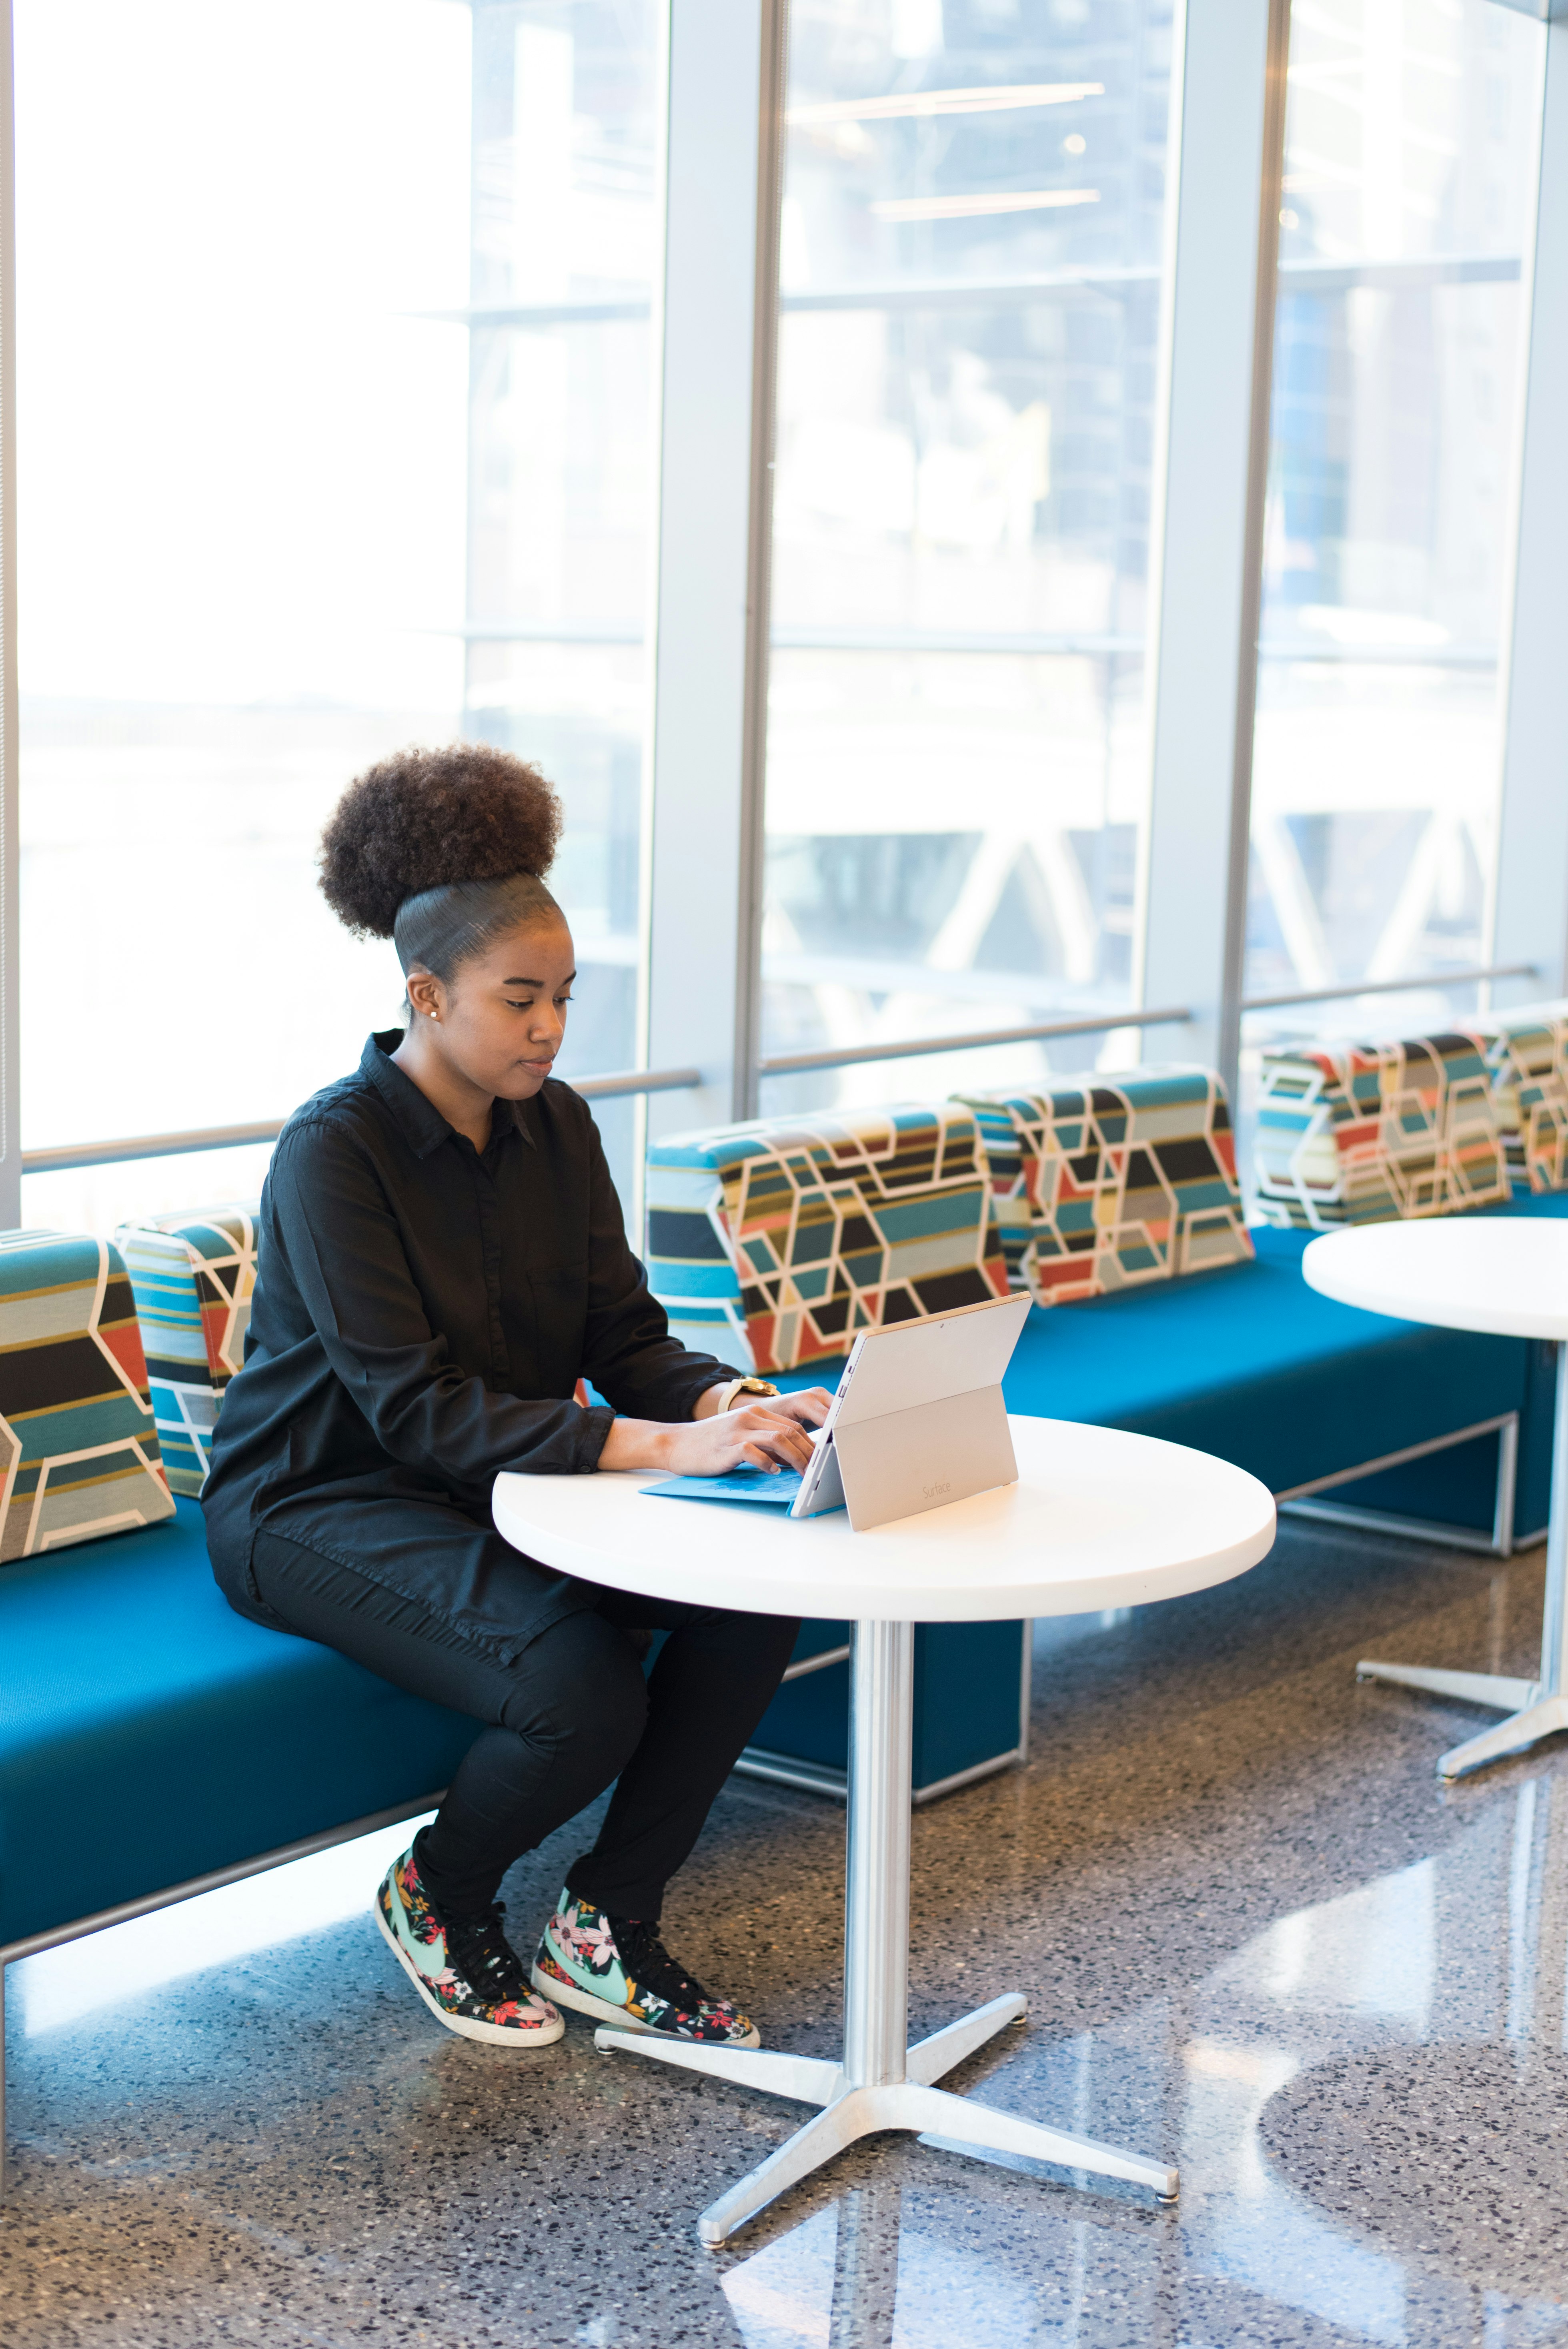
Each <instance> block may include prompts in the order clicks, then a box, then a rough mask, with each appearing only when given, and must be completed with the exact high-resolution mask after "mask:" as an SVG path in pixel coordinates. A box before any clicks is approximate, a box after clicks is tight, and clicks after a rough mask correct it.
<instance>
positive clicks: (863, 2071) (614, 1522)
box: [494, 1417, 1274, 2245]
mask: <svg viewBox="0 0 1568 2349" xmlns="http://www.w3.org/2000/svg"><path fill="white" fill-rule="evenodd" d="M1009 1424H1010V1426H1011V1428H1012V1433H1013V1445H1014V1450H1015V1452H1016V1455H1017V1462H1018V1482H1017V1483H1016V1485H1004V1486H1002V1487H1001V1488H1000V1489H999V1490H997V1491H995V1492H990V1493H979V1494H976V1495H975V1496H974V1497H973V1498H972V1499H969V1500H965V1501H955V1502H953V1503H951V1504H950V1505H949V1506H947V1507H945V1508H942V1509H932V1510H928V1511H926V1512H925V1513H924V1514H923V1515H922V1516H916V1517H905V1518H902V1519H900V1520H899V1521H898V1522H897V1523H895V1524H892V1525H886V1526H876V1527H875V1528H874V1529H873V1530H872V1531H871V1532H868V1533H861V1534H857V1533H855V1532H853V1531H852V1530H851V1526H850V1523H849V1519H848V1518H847V1516H844V1514H843V1513H842V1512H841V1511H839V1512H837V1513H835V1514H833V1515H831V1516H820V1517H809V1518H804V1519H801V1520H796V1519H793V1518H791V1517H789V1516H788V1515H787V1513H786V1512H785V1511H783V1510H782V1509H779V1510H775V1509H771V1508H764V1507H760V1506H757V1505H756V1504H752V1503H747V1502H737V1503H733V1504H729V1505H726V1504H724V1503H722V1502H715V1501H674V1500H670V1501H665V1500H649V1499H647V1498H645V1496H644V1495H643V1493H642V1489H641V1488H642V1487H643V1486H644V1485H647V1484H651V1483H653V1482H655V1478H654V1477H653V1476H652V1475H627V1474H622V1475H597V1476H587V1477H584V1476H570V1477H568V1476H521V1475H502V1476H498V1477H497V1479H496V1484H495V1499H494V1511H495V1521H496V1524H497V1526H498V1527H499V1528H500V1532H501V1533H502V1534H503V1535H504V1536H505V1537H506V1538H507V1540H508V1541H510V1542H511V1543H512V1544H514V1546H515V1547H517V1548H519V1549H521V1550H525V1551H527V1553H528V1554H529V1556H530V1557H536V1558H539V1559H541V1560H542V1562H543V1563H544V1564H545V1565H547V1566H553V1567H555V1568H558V1569H560V1570H562V1571H563V1572H565V1573H569V1574H573V1575H579V1576H581V1577H583V1578H584V1579H586V1580H588V1581H593V1582H600V1583H605V1584H608V1585H609V1586H610V1587H611V1588H614V1589H616V1590H632V1591H638V1592H641V1593H643V1594H644V1595H645V1596H646V1597H649V1598H659V1599H685V1600H687V1601H689V1602H691V1603H694V1604H696V1605H698V1606H705V1607H713V1606H722V1607H738V1608H745V1609H750V1610H752V1611H754V1612H756V1613H758V1614H768V1615H800V1616H828V1617H839V1618H842V1617H844V1616H851V1617H853V1618H854V1620H855V1629H854V1645H853V1662H852V1667H851V1671H852V1690H853V1695H852V1707H851V1738H850V1786H849V1853H848V1864H847V1899H846V1905H845V1930H844V2047H843V2057H842V2060H841V2062H840V2063H837V2064H833V2063H829V2062H826V2061H822V2060H820V2059H817V2058H814V2057H809V2056H802V2055H789V2054H779V2053H777V2052H775V2051H773V2050H771V2049H745V2048H729V2047H710V2046H701V2045H697V2044H694V2043H692V2042H690V2041H685V2040H678V2039H665V2038H663V2037H658V2036H654V2035H651V2034H643V2033H633V2032H629V2031H622V2030H614V2029H601V2030H599V2031H597V2032H595V2033H594V2043H595V2044H596V2045H597V2046H599V2047H600V2048H601V2049H603V2050H606V2051H608V2050H609V2049H612V2048H624V2049H625V2050H627V2051H628V2052H629V2053H632V2054H639V2055H646V2056H652V2057H654V2058H655V2059H656V2060H657V2061H659V2062H661V2063H665V2064H681V2065H684V2066H686V2067H687V2068H688V2069H690V2070H692V2071H698V2072H709V2073H717V2074H718V2075H720V2076H721V2077H723V2078H726V2079H730V2080H735V2081H738V2082H740V2083H742V2084H743V2085H745V2086H747V2087H750V2088H763V2089H768V2090H770V2091H771V2092H772V2093H773V2094H775V2095H782V2096H789V2097H792V2098H794V2099H796V2100H797V2101H799V2102H800V2103H802V2104H810V2105H816V2106H820V2108H821V2109H820V2111H819V2112H818V2113H817V2114H816V2116H815V2117H814V2118H812V2119H811V2120H809V2121H808V2122H807V2123H806V2124H805V2126H804V2127H802V2128H799V2129H798V2130H797V2131H796V2133H795V2135H794V2136H793V2137H789V2138H788V2139H787V2140H786V2142H785V2143H784V2144H783V2145H782V2146H780V2147H779V2150H778V2151H777V2152H776V2153H774V2154H772V2155H770V2156H769V2158H768V2159H767V2160H766V2161H764V2162H763V2163H761V2164H760V2166H759V2167H758V2168H756V2169H754V2170H753V2171H751V2173H750V2174H749V2176H748V2177H746V2178H742V2179H741V2180H740V2182H739V2183H738V2185H736V2186H733V2187H731V2188H730V2189H729V2190H728V2192H727V2193H726V2194H723V2195H721V2196H720V2198H719V2199H718V2200H717V2202H715V2203H714V2204H713V2205H712V2207H711V2209H707V2210H705V2211H704V2212H703V2214H702V2217H701V2219H700V2220H699V2221H698V2226H697V2232H698V2235H699V2237H700V2238H701V2240H703V2241H704V2242H705V2243H707V2244H710V2245H711V2244H717V2243H722V2242H723V2241H724V2240H725V2239H726V2237H727V2236H728V2235H729V2234H730V2233H732V2232H733V2230H735V2229H736V2228H737V2227H738V2226H740V2225H742V2224H743V2223H744V2221H745V2220H748V2219H749V2218H750V2217H752V2216H753V2214H754V2213H755V2212H756V2211H758V2210H759V2209H761V2208H762V2207H763V2205H764V2204H765V2203H767V2202H769V2201H771V2200H772V2199H773V2197H774V2196H775V2195H777V2194H779V2193H782V2191H783V2190H784V2189H785V2188H786V2187H787V2186H790V2185H793V2184H794V2183H795V2181H796V2180H797V2179H798V2178H803V2177H805V2176H806V2175H807V2174H808V2173H809V2172H810V2171H811V2170H813V2169H815V2168H818V2167H819V2166H820V2164H821V2163H822V2162H824V2161H827V2160H829V2159H830V2158H831V2157H832V2155H834V2154H835V2153H838V2152H840V2151H841V2149H842V2148H843V2147H845V2146H847V2145H851V2144H852V2143H854V2141H855V2140H856V2139H857V2138H858V2137H867V2136H870V2135H871V2134H872V2133H873V2132H875V2131H877V2130H881V2129H912V2130H914V2131H916V2132H926V2133H930V2134H932V2135H934V2136H937V2137H943V2138H944V2139H945V2140H947V2141H948V2142H950V2143H958V2144H967V2145H971V2146H975V2147H985V2148H988V2149H990V2150H993V2151H999V2152H1005V2153H1021V2154H1027V2155H1031V2156H1033V2157H1034V2158H1036V2159H1037V2160H1042V2161H1049V2162H1055V2163H1057V2164H1059V2165H1063V2166H1065V2167H1067V2168H1074V2169H1081V2170H1089V2171H1093V2172H1096V2173H1098V2174H1099V2175H1100V2176H1102V2177H1107V2178H1129V2179H1131V2180H1133V2181H1135V2182H1136V2183H1138V2184H1140V2185H1144V2186H1149V2187H1150V2188H1152V2189H1153V2190H1154V2192H1155V2193H1156V2194H1158V2195H1160V2196H1161V2198H1162V2199H1170V2198H1171V2197H1172V2196H1173V2195H1174V2194H1175V2192H1176V2189H1177V2174H1176V2171H1175V2170H1174V2169H1173V2168H1171V2167H1170V2166H1169V2165H1168V2164H1166V2163H1164V2162H1159V2161H1150V2160H1147V2159H1145V2158H1142V2157H1141V2156H1140V2155H1137V2154H1130V2153H1123V2152H1120V2151H1119V2150H1118V2149H1117V2148H1116V2147H1112V2146H1103V2145H1097V2144H1094V2143H1093V2142H1092V2141H1091V2140H1089V2139H1088V2138H1085V2137H1073V2136H1069V2135H1068V2134H1067V2133H1066V2132H1065V2131H1063V2130H1060V2129H1056V2128H1051V2127H1045V2126H1043V2125H1041V2124H1040V2123H1037V2122H1034V2121H1027V2120H1023V2119H1020V2118H1018V2117H1017V2116H1015V2115H1013V2114H1011V2113H1002V2112H997V2111H995V2110H994V2109H993V2108H992V2107H991V2106H985V2105H975V2104H971V2103H970V2102H969V2101H968V2100H967V2099H966V2098H965V2097H962V2096H955V2095H949V2094H947V2093H946V2092H945V2091H944V2090H942V2089H940V2088H938V2087H937V2086H936V2085H935V2083H936V2082H937V2081H938V2080H940V2079H941V2078H942V2077H943V2076H944V2075H945V2074H946V2073H948V2072H950V2071H952V2070H953V2069H954V2066H955V2065H956V2064H961V2063H962V2062H963V2061H964V2059H965V2056H967V2055H970V2054H973V2053H974V2052H975V2049H976V2048H977V2047H980V2046H983V2045H984V2044H985V2041H986V2040H988V2039H990V2038H992V2037H993V2036H994V2035H995V2033H996V2032H998V2031H1000V2030H1001V2029H1002V2028H1003V2027H1004V2025H1005V2024H1006V2023H1015V2022H1017V2021H1019V2020H1021V2018H1022V2016H1023V2013H1024V2010H1025V2002H1024V2000H1023V1999H1022V1997H1020V1996H1018V1995H1017V1994H1016V1993H1014V1994H1010V1995H1008V1996H1006V1997H1003V1998H997V1999H993V2000H992V2001H991V2002H990V2004H989V2005H987V2006H984V2007H981V2008H980V2009H978V2011H977V2012H976V2013H973V2014H969V2015H965V2017H964V2019H963V2020H962V2021H961V2022H958V2023H949V2024H948V2026H947V2027H946V2029H945V2030H943V2031H939V2032H937V2033H934V2036H933V2037H931V2038H929V2039H923V2040H921V2041H920V2042H919V2043H918V2044H916V2045H915V2046H913V2047H911V2046H909V2045H908V2044H907V2037H908V2004H909V1845H910V1744H911V1732H912V1726H913V1652H914V1630H913V1627H914V1625H915V1623H916V1622H923V1623H940V1622H954V1621H960V1622H985V1621H1003V1622H1005V1621H1008V1620H1010V1619H1013V1618H1015V1617H1022V1616H1031V1615H1074V1614H1081V1613H1085V1612H1087V1611H1088V1610H1090V1609H1098V1608H1108V1607H1127V1606H1138V1605H1144V1604H1146V1603H1148V1602H1149V1601H1150V1600H1151V1599H1173V1598H1176V1597H1179V1596H1180V1595H1181V1593H1182V1592H1185V1591H1190V1590H1202V1589H1206V1588H1209V1586H1210V1585H1211V1584H1213V1583H1216V1582H1224V1581H1227V1580H1228V1579H1229V1578H1231V1577H1232V1576H1233V1575H1237V1574H1243V1573H1244V1572H1245V1571H1246V1569H1247V1568H1248V1567H1251V1566H1255V1565H1256V1564H1257V1562H1258V1560H1259V1559H1260V1558H1261V1557H1265V1556H1266V1555H1267V1553H1268V1551H1269V1549H1270V1548H1271V1547H1272V1546H1273V1542H1274V1501H1273V1498H1272V1496H1271V1495H1270V1494H1269V1492H1268V1490H1267V1488H1266V1487H1265V1486H1264V1485H1260V1484H1259V1483H1258V1481H1257V1479H1256V1478H1255V1477H1253V1476H1249V1475H1247V1474H1246V1473H1245V1471H1244V1470H1243V1469H1240V1468H1234V1467H1232V1466H1231V1464H1229V1462H1227V1461H1223V1460H1216V1459H1213V1458H1212V1457H1211V1455H1210V1454H1207V1453H1202V1452H1191V1451H1188V1450H1187V1449H1186V1447H1185V1446H1183V1445H1181V1444H1161V1443H1157V1442H1155V1441H1154V1440H1153V1439H1152V1438H1151V1437H1149V1436H1141V1435H1126V1434H1122V1433H1119V1432H1118V1431H1116V1430H1114V1429H1111V1428H1104V1427H1086V1426H1079V1425H1077V1424H1075V1423H1069V1422H1068V1421H1064V1420H1047V1419H1022V1418H1016V1417H1015V1418H1012V1419H1011V1420H1010V1422H1009Z"/></svg>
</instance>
